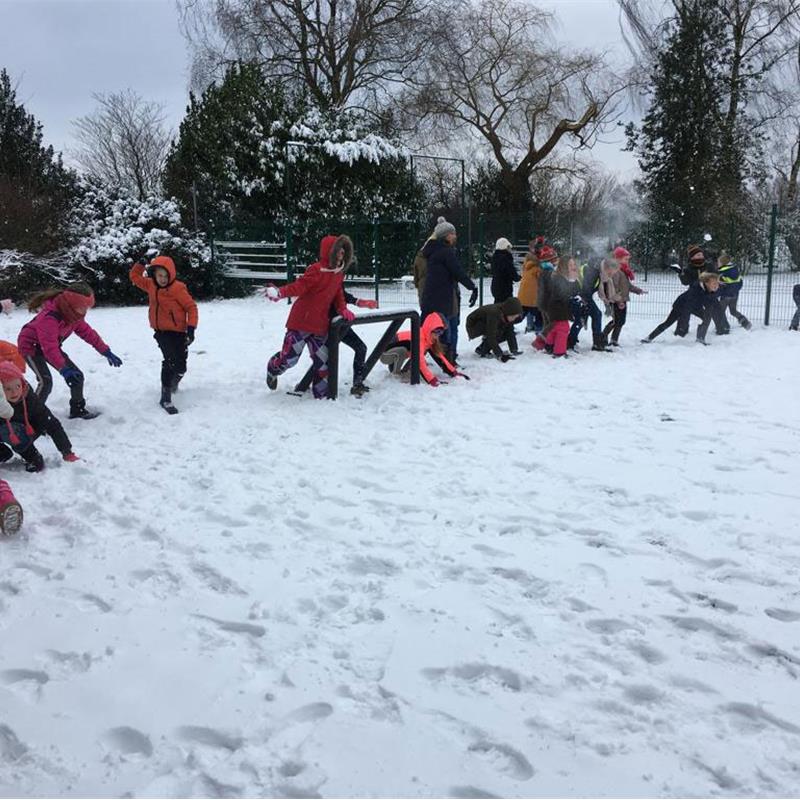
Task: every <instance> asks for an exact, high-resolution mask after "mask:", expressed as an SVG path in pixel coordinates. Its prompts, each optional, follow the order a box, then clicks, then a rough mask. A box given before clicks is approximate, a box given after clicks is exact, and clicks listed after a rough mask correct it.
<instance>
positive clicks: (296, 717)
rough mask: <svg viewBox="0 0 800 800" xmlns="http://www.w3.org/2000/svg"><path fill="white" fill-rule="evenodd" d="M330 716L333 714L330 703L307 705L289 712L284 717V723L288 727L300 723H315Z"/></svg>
mask: <svg viewBox="0 0 800 800" xmlns="http://www.w3.org/2000/svg"><path fill="white" fill-rule="evenodd" d="M331 714H333V706H332V705H331V704H330V703H309V704H308V705H306V706H300V708H296V709H295V710H294V711H291V712H289V713H288V714H287V715H286V716H285V717H284V721H285V722H286V723H287V724H289V725H296V724H299V723H302V722H316V721H317V720H320V719H325V718H326V717H329V716H330V715H331Z"/></svg>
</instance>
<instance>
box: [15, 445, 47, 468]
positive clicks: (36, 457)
mask: <svg viewBox="0 0 800 800" xmlns="http://www.w3.org/2000/svg"><path fill="white" fill-rule="evenodd" d="M20 455H21V456H22V460H23V461H24V462H25V472H41V471H42V470H43V469H44V458H43V456H42V454H41V453H40V452H39V451H38V450H37V449H36V448H35V447H34V446H33V445H31V446H30V447H29V448H28V449H27V450H23V451H22V452H21V453H20Z"/></svg>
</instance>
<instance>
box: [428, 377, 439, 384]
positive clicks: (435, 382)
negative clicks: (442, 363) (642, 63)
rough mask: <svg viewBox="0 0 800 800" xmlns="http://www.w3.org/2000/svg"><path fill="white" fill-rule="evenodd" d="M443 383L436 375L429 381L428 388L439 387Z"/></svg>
mask: <svg viewBox="0 0 800 800" xmlns="http://www.w3.org/2000/svg"><path fill="white" fill-rule="evenodd" d="M440 382H441V381H440V380H439V379H438V378H437V377H436V376H435V375H434V376H433V377H432V378H431V379H430V380H429V381H428V386H438V385H439V383H440Z"/></svg>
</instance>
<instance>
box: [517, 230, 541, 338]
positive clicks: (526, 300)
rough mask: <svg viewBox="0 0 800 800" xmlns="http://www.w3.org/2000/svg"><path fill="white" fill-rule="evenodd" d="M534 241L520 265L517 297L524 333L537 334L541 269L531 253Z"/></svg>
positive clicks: (538, 329)
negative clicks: (523, 320) (522, 316)
mask: <svg viewBox="0 0 800 800" xmlns="http://www.w3.org/2000/svg"><path fill="white" fill-rule="evenodd" d="M537 244H538V243H537V242H536V241H535V240H534V241H532V242H531V243H530V250H529V251H528V253H527V255H526V256H525V261H524V263H523V264H522V278H521V279H520V282H519V292H518V293H517V297H518V298H519V302H520V303H522V312H523V314H524V315H525V333H536V334H538V333H539V332H540V331H541V330H542V315H541V313H540V311H539V308H538V302H537V301H538V294H539V276H540V275H541V274H542V268H541V267H540V266H539V259H538V257H537V256H536V254H535V253H534V252H533V250H534V248H535V247H537Z"/></svg>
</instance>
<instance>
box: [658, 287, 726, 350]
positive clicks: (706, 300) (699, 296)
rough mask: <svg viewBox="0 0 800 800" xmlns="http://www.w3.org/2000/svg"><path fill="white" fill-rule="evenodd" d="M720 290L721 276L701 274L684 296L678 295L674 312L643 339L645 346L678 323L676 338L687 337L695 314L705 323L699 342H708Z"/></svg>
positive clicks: (674, 304) (700, 329)
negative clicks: (707, 338) (690, 321)
mask: <svg viewBox="0 0 800 800" xmlns="http://www.w3.org/2000/svg"><path fill="white" fill-rule="evenodd" d="M718 289H719V275H717V274H716V272H701V273H700V275H699V276H698V282H697V283H695V284H692V285H691V286H690V287H689V288H688V289H687V290H686V291H685V292H684V293H683V294H681V295H678V297H677V299H676V300H675V302H674V303H673V304H672V311H670V313H669V316H668V317H667V318H666V319H665V320H664V321H663V322H662V323H661V324H660V325H658V326H657V327H656V328H655V329H654V330H653V331H652V332H651V333H650V335H649V336H648V337H647V338H646V339H642V343H643V344H650V342H652V341H653V339H655V338H656V336H660V335H661V334H662V333H664V331H665V330H667V328H670V327H671V326H672V325H674V324H675V323H676V322H677V323H678V325H677V327H676V328H675V335H676V336H686V334H687V333H688V332H689V319H690V317H691V316H692V314H694V315H695V316H698V317H700V318H701V319H702V320H703V321H702V323H701V324H700V325H699V326H698V328H697V341H698V342H700V344H708V343H707V342H706V331H707V330H708V326H709V323H710V322H711V318H712V315H713V313H714V312H713V306H714V304H716V302H717V297H716V292H717V290H718Z"/></svg>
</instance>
